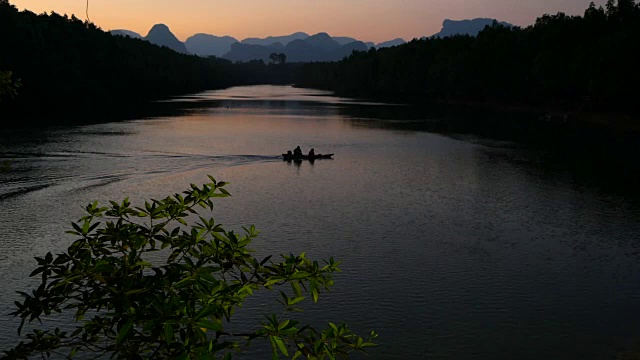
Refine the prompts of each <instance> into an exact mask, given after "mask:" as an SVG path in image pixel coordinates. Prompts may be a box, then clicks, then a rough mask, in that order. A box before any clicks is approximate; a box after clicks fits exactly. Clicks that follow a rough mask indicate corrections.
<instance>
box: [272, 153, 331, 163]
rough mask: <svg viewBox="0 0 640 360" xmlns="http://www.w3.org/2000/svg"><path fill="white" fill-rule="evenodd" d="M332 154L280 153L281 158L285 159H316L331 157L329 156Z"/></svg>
mask: <svg viewBox="0 0 640 360" xmlns="http://www.w3.org/2000/svg"><path fill="white" fill-rule="evenodd" d="M332 156H333V154H316V155H313V156H309V155H298V156H296V155H289V154H282V159H283V160H285V161H292V160H294V161H295V160H312V161H313V160H318V159H331V157H332Z"/></svg>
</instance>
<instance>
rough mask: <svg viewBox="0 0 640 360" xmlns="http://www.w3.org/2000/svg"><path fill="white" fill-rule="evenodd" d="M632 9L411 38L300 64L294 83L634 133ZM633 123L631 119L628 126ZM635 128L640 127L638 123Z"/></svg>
mask: <svg viewBox="0 0 640 360" xmlns="http://www.w3.org/2000/svg"><path fill="white" fill-rule="evenodd" d="M639 53H640V4H637V3H636V1H634V0H617V1H615V0H609V1H608V2H607V4H606V6H605V7H604V8H603V7H596V6H595V4H593V3H591V5H590V6H589V8H588V9H586V10H585V12H584V15H583V16H569V15H566V14H563V13H558V14H556V15H543V16H541V17H539V18H538V19H537V21H536V23H535V24H534V25H531V26H528V27H526V28H520V27H508V26H504V25H501V24H499V23H497V22H496V23H494V24H493V25H492V26H488V27H486V28H485V29H484V30H483V31H481V32H480V33H479V34H478V36H476V37H472V36H467V35H457V36H452V37H446V38H423V39H413V40H412V41H410V42H409V43H407V44H404V45H400V46H395V47H391V48H384V49H379V50H376V49H371V50H369V51H368V52H358V53H353V54H352V55H351V56H350V57H348V58H346V59H344V60H342V61H339V62H334V63H309V64H305V65H304V66H303V67H302V69H301V71H299V72H298V74H297V76H296V84H297V85H298V86H301V87H311V88H318V89H325V90H331V91H334V92H335V93H336V94H337V95H340V96H349V97H358V98H367V99H378V100H384V101H390V102H402V103H409V104H414V105H415V104H448V105H451V106H469V107H475V108H478V109H489V110H503V111H517V112H536V113H539V114H540V115H541V116H542V117H545V118H547V119H549V120H551V121H560V122H561V121H564V120H569V119H571V118H573V119H575V120H580V121H584V122H585V123H588V124H599V125H603V126H606V127H609V128H611V129H612V130H620V129H624V130H631V131H634V132H637V131H638V129H639V128H640V126H638V125H637V123H635V122H634V121H633V120H632V119H634V118H635V119H638V117H639V115H640V104H639V103H638V101H637V99H636V97H637V86H638V84H640V67H638V63H639V62H640V56H639V55H637V54H639ZM638 120H640V119H638ZM639 122H640V121H639Z"/></svg>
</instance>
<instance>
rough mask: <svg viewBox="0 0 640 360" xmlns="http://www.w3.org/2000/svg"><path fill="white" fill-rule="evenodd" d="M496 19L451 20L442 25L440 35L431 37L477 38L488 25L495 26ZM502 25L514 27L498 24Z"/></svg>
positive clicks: (509, 25)
mask: <svg viewBox="0 0 640 360" xmlns="http://www.w3.org/2000/svg"><path fill="white" fill-rule="evenodd" d="M494 21H497V20H495V19H487V18H477V19H471V20H450V19H446V20H444V22H443V23H442V30H440V32H439V33H436V34H433V35H431V37H441V38H443V37H447V36H454V35H471V36H476V35H478V33H479V32H480V31H482V29H484V28H485V26H487V25H491V24H493V22H494ZM498 23H499V24H500V25H504V26H508V27H513V25H511V24H509V23H506V22H498Z"/></svg>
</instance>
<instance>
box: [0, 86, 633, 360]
mask: <svg viewBox="0 0 640 360" xmlns="http://www.w3.org/2000/svg"><path fill="white" fill-rule="evenodd" d="M179 101H180V102H183V103H186V104H192V105H193V106H191V107H192V111H189V112H188V113H187V114H186V115H184V116H178V117H168V118H154V119H140V120H136V121H127V122H114V123H107V124H99V125H91V126H80V127H60V128H51V129H48V130H42V131H19V130H15V131H3V132H2V133H1V134H0V161H3V162H5V161H8V162H10V166H9V167H8V171H5V172H3V173H0V209H1V213H0V284H2V288H3V289H2V292H0V313H2V314H6V313H8V312H10V311H12V306H13V305H12V304H13V301H14V300H17V299H18V297H17V296H16V295H15V293H14V291H15V290H24V289H25V288H29V287H31V286H32V285H33V282H32V281H30V280H29V279H28V274H29V273H30V271H31V270H32V269H33V268H34V267H35V261H34V260H33V257H34V256H38V255H42V254H44V253H46V252H47V251H59V250H60V249H61V248H63V247H65V246H67V245H68V244H69V242H70V241H71V240H72V239H71V238H70V237H68V236H66V235H65V234H64V231H65V230H68V229H67V228H68V227H69V222H70V221H72V220H76V219H77V218H78V217H80V216H82V209H81V205H85V204H86V203H88V202H89V201H92V200H101V201H106V200H108V199H114V200H118V199H123V198H124V197H127V196H128V197H130V198H131V199H132V201H133V202H134V204H136V203H139V202H140V201H142V200H143V199H149V198H152V197H160V196H164V195H168V194H172V193H175V192H180V191H182V190H184V189H186V188H187V187H188V185H189V183H203V182H205V181H206V180H207V178H206V175H207V174H211V175H213V176H215V177H216V178H218V179H221V180H225V181H230V182H231V185H230V187H229V190H230V191H231V192H232V194H233V197H231V198H229V199H223V200H221V201H219V203H218V207H217V210H216V211H215V213H214V216H215V218H216V220H217V221H219V222H222V223H224V224H225V225H226V227H227V228H235V229H240V227H241V226H243V225H250V224H255V225H256V227H257V228H259V229H261V230H262V235H261V237H259V238H258V240H257V241H256V243H255V245H254V247H255V248H256V249H257V251H258V255H259V256H262V255H268V254H279V253H289V252H294V253H296V252H302V251H306V252H307V253H308V255H309V256H311V257H315V258H328V257H329V256H335V257H336V258H337V259H339V260H341V261H342V262H343V265H342V268H343V270H344V271H343V272H342V273H340V274H338V276H337V278H336V286H335V289H334V291H333V292H332V293H331V294H328V295H325V296H324V297H322V296H321V301H320V303H319V304H317V305H311V304H308V305H307V306H306V308H307V312H306V313H305V316H306V317H307V318H308V319H309V320H310V321H311V322H313V323H315V324H322V323H326V321H329V320H332V321H338V322H341V321H344V322H347V323H348V324H349V325H350V326H351V327H352V328H353V329H355V330H357V331H360V332H364V331H366V330H371V329H374V330H376V331H377V332H379V333H380V344H381V346H380V347H378V348H376V349H374V350H373V351H372V353H371V356H370V357H369V358H371V359H603V358H607V357H609V356H611V354H613V353H615V351H616V350H619V349H620V348H622V347H623V346H626V345H627V344H628V343H629V341H630V340H632V339H633V338H635V337H637V336H640V312H638V311H637V308H638V305H639V304H640V289H639V286H638V284H639V282H638V280H639V277H640V274H639V266H638V264H640V259H638V256H637V255H635V254H636V253H637V252H638V241H639V235H640V221H639V220H640V211H639V209H638V207H637V205H635V204H634V203H633V202H632V201H631V200H630V199H625V198H624V197H623V196H621V195H616V194H615V193H613V192H608V191H604V190H602V189H601V188H600V187H597V186H593V185H592V184H590V183H589V182H585V181H581V180H579V179H576V178H575V177H574V176H572V174H571V173H570V172H568V171H563V170H562V169H560V170H558V169H553V170H552V169H550V168H549V167H546V166H544V164H541V163H540V162H539V161H538V160H536V159H537V158H538V157H536V156H535V154H533V153H532V152H531V151H527V150H525V149H521V148H519V147H518V146H515V145H514V144H510V143H504V142H494V141H489V140H483V139H477V138H465V139H461V138H459V137H447V136H443V135H438V134H433V133H428V132H424V131H415V130H394V126H392V125H393V119H390V120H386V121H385V122H384V126H381V125H380V121H378V120H375V119H371V118H369V117H362V116H355V115H353V114H354V112H353V111H345V109H353V108H352V107H353V106H355V105H357V106H359V107H367V108H368V111H367V114H371V113H372V112H373V113H375V111H376V110H375V109H376V107H380V105H376V104H362V103H360V104H358V103H357V102H354V101H351V100H349V99H340V98H335V97H332V96H331V95H330V94H328V93H324V92H320V91H315V90H305V89H294V88H290V87H271V86H256V87H243V88H232V89H227V90H222V91H212V92H205V93H202V94H197V95H195V96H191V97H186V98H183V99H179ZM188 106H190V105H188ZM372 110H373V111H372ZM387 113H388V108H387ZM347 114H348V115H347ZM397 120H401V119H397ZM424 120H429V119H424ZM389 124H391V126H390V125H389ZM418 128H419V127H418ZM296 145H300V146H301V147H302V148H303V150H305V151H306V150H308V149H309V148H310V147H314V148H315V150H316V153H335V154H336V155H335V159H334V160H322V161H316V162H315V163H314V164H310V163H308V162H304V163H302V164H301V165H299V166H297V165H295V164H290V163H286V162H283V161H281V160H280V159H279V158H278V156H277V155H278V154H280V153H282V152H283V151H285V150H286V149H287V148H293V147H295V146H296ZM271 295H274V296H271ZM275 295H276V294H268V293H267V294H265V295H263V296H258V297H257V298H255V299H252V300H251V301H249V302H248V304H247V306H246V307H245V308H244V309H243V310H242V311H241V312H240V317H239V320H238V324H237V326H239V327H247V328H249V327H250V325H251V324H253V323H255V321H256V319H260V317H259V316H258V314H260V313H262V312H265V311H269V310H270V309H277V306H274V304H275ZM16 327H17V321H15V320H14V319H13V318H10V317H5V318H3V320H2V321H1V322H0V349H5V348H7V347H9V346H10V345H11V344H13V341H15V339H16V335H15V329H16ZM261 351H262V350H261V348H260V347H258V348H257V349H255V350H254V351H253V352H251V353H249V354H248V355H247V356H246V357H248V358H269V354H265V353H262V352H261Z"/></svg>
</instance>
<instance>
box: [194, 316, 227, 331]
mask: <svg viewBox="0 0 640 360" xmlns="http://www.w3.org/2000/svg"><path fill="white" fill-rule="evenodd" d="M196 325H198V326H199V327H201V328H205V329H209V330H213V331H222V330H224V327H223V326H222V321H212V320H208V319H202V320H199V321H197V322H196Z"/></svg>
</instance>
